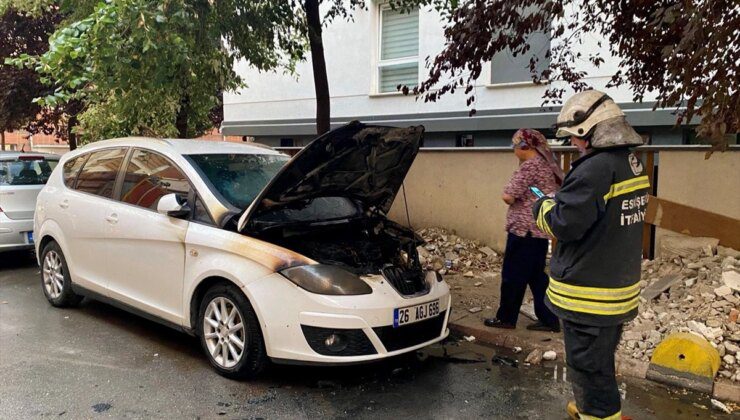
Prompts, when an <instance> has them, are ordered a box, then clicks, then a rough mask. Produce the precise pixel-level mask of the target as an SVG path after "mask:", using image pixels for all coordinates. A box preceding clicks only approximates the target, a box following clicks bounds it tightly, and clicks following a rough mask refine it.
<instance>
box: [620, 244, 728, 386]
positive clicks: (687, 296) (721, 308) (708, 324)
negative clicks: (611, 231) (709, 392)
mask: <svg viewBox="0 0 740 420" xmlns="http://www.w3.org/2000/svg"><path fill="white" fill-rule="evenodd" d="M666 239H668V240H667V241H666ZM735 255H740V253H738V251H735V250H733V249H730V248H725V247H721V246H717V244H716V240H713V239H711V238H689V239H686V238H685V237H681V238H680V239H677V240H676V239H672V237H666V238H663V241H662V243H661V256H662V257H661V258H657V259H655V260H644V261H643V262H642V280H641V281H640V286H641V288H642V291H641V294H640V297H641V299H640V305H639V308H638V316H637V318H635V319H634V320H632V321H631V322H629V323H627V324H625V328H624V333H623V335H622V341H621V343H620V344H619V347H618V350H617V351H618V353H620V354H621V355H623V356H626V357H630V358H633V359H637V360H642V361H649V360H650V357H651V356H652V353H653V351H654V349H655V347H656V346H658V344H660V342H661V341H662V340H663V339H664V338H665V337H666V336H668V335H669V334H672V333H676V332H690V333H693V334H696V335H699V336H701V337H703V338H705V339H706V340H707V341H709V342H710V343H711V344H712V346H714V347H715V348H716V349H717V351H718V352H719V354H720V358H721V360H722V362H721V367H720V376H722V377H725V378H727V379H730V380H732V381H735V382H740V362H739V361H738V359H739V357H738V356H737V349H738V343H737V342H738V339H740V324H738V315H740V310H739V308H740V290H737V289H735V288H733V286H735V285H736V284H735V279H737V282H738V284H737V285H736V286H738V289H740V261H738V259H737V258H736V257H735ZM725 356H729V357H725Z"/></svg>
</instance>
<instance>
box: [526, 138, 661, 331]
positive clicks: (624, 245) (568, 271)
mask: <svg viewBox="0 0 740 420" xmlns="http://www.w3.org/2000/svg"><path fill="white" fill-rule="evenodd" d="M649 187H650V182H649V180H648V177H647V176H646V175H645V171H644V168H643V166H642V162H640V160H639V159H638V158H637V157H636V156H635V155H634V154H633V153H631V152H630V150H629V149H627V148H618V149H609V150H603V151H595V152H593V153H591V154H589V155H586V156H584V157H582V158H580V159H578V160H577V161H575V162H574V163H573V167H572V169H571V171H570V173H569V174H568V176H566V178H565V180H564V182H563V186H562V189H561V190H560V191H559V192H558V193H557V194H556V195H555V198H554V199H553V198H548V197H543V198H541V199H539V200H538V201H537V203H536V204H535V206H534V208H533V213H534V217H535V220H536V222H537V227H539V228H540V229H541V230H542V231H543V232H547V233H548V234H549V235H551V236H552V237H554V238H556V239H557V240H558V242H557V245H556V246H555V249H554V251H553V256H552V259H551V260H550V276H551V277H550V286H549V287H548V289H547V299H546V303H547V305H548V306H549V307H550V308H551V309H552V310H553V312H554V313H555V314H556V315H558V316H559V317H561V318H563V319H567V320H570V321H572V322H578V323H582V324H587V325H595V326H607V325H616V324H619V323H623V322H626V321H628V320H630V319H632V318H634V316H635V315H636V313H637V306H638V304H639V294H640V287H639V281H640V263H641V259H642V226H643V219H644V218H645V211H646V209H647V194H648V190H649Z"/></svg>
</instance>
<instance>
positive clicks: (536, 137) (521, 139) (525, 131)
mask: <svg viewBox="0 0 740 420" xmlns="http://www.w3.org/2000/svg"><path fill="white" fill-rule="evenodd" d="M511 141H512V143H513V144H514V147H522V146H523V145H526V146H527V147H528V148H530V149H534V150H535V151H536V152H537V154H538V155H540V156H542V158H543V159H545V162H547V164H548V166H550V169H551V170H552V174H553V176H555V181H556V182H557V183H558V185H560V184H562V183H563V178H565V174H564V173H563V170H562V169H560V162H558V160H557V159H555V155H554V154H553V153H552V150H550V145H548V144H547V139H546V138H545V136H544V135H542V133H540V132H539V131H537V130H533V129H531V128H520V129H519V130H517V132H516V133H514V137H512V139H511Z"/></svg>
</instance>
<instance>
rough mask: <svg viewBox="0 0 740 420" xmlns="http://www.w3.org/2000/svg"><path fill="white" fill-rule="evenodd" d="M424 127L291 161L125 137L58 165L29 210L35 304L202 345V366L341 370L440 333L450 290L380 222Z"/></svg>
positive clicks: (236, 148)
mask: <svg viewBox="0 0 740 420" xmlns="http://www.w3.org/2000/svg"><path fill="white" fill-rule="evenodd" d="M422 135H423V128H422V127H411V128H404V129H400V128H388V127H377V126H367V125H364V124H360V123H351V124H349V125H347V126H344V127H342V128H339V129H337V130H334V131H332V132H330V133H327V134H326V135H324V136H321V137H319V138H318V139H316V140H315V141H313V142H312V143H311V144H310V145H308V146H307V147H305V148H304V149H303V150H301V151H300V152H299V153H298V154H297V155H296V156H295V157H294V158H293V159H292V160H289V157H288V156H285V155H283V154H281V153H278V152H276V151H274V150H272V149H269V148H264V147H257V146H249V145H246V144H235V143H216V142H205V141H195V140H156V139H147V138H127V139H118V140H107V141H101V142H96V143H94V144H91V145H88V146H85V147H82V148H81V149H79V150H76V151H75V152H71V153H68V154H67V155H65V156H64V158H63V159H62V161H61V163H62V164H61V165H59V168H57V170H55V171H54V172H53V174H52V175H51V178H50V179H49V182H48V183H47V185H46V187H45V188H44V189H43V190H42V192H41V194H40V195H39V198H38V206H37V209H36V220H35V223H36V224H35V236H36V239H37V250H38V255H39V263H40V265H41V267H42V270H41V271H42V283H43V291H44V294H45V295H46V298H47V299H48V300H49V302H50V303H51V304H52V305H54V306H70V305H74V304H77V303H78V302H79V301H80V300H81V299H82V297H83V296H88V297H91V298H94V299H99V300H102V301H106V302H109V303H111V304H113V305H116V306H119V307H123V308H124V309H127V310H130V311H132V312H135V313H138V314H140V315H142V316H145V317H147V318H150V319H153V320H156V321H159V322H162V323H164V324H166V325H170V326H173V327H175V328H179V329H182V330H184V331H187V332H189V333H191V334H195V335H197V336H198V337H200V342H201V344H202V346H203V349H204V350H205V353H206V354H207V357H208V359H209V360H210V362H211V364H212V365H213V366H214V368H215V369H216V370H217V371H218V372H219V373H221V374H222V375H224V376H227V377H232V378H243V377H252V376H254V375H256V374H257V373H259V372H260V371H261V370H262V369H263V367H264V366H265V365H266V363H267V362H268V360H272V361H275V362H278V363H279V362H283V363H318V364H322V363H327V364H344V363H357V362H365V361H370V360H375V359H381V358H385V357H389V356H393V355H397V354H401V353H405V352H409V351H412V350H415V349H418V348H420V347H423V346H426V345H429V344H431V343H434V342H437V341H440V340H442V339H444V338H445V337H446V336H447V335H448V329H447V320H448V317H449V311H450V292H449V287H448V286H447V284H446V283H445V282H444V281H443V280H442V278H441V276H439V275H438V274H437V273H435V272H424V271H423V270H422V267H421V265H420V263H419V258H418V254H417V252H416V248H417V246H419V245H420V244H422V243H423V241H422V239H421V238H420V237H418V236H417V235H416V234H415V233H414V232H413V230H411V229H409V228H407V227H404V226H401V225H399V224H397V223H394V222H392V221H390V220H388V219H387V218H386V217H385V215H386V214H387V212H388V211H389V209H390V206H391V203H392V202H393V199H394V197H395V195H396V193H397V192H398V189H399V188H400V186H401V183H402V181H403V179H404V177H405V175H406V173H407V172H408V169H409V167H410V166H411V163H412V162H413V160H414V158H415V156H416V153H417V151H418V148H419V144H420V141H421V138H422Z"/></svg>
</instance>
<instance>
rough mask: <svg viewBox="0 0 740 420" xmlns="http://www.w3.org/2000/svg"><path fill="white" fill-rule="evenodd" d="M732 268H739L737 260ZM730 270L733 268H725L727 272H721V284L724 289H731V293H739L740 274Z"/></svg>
mask: <svg viewBox="0 0 740 420" xmlns="http://www.w3.org/2000/svg"><path fill="white" fill-rule="evenodd" d="M734 267H740V264H738V261H737V260H735V265H734ZM732 268H733V267H727V268H726V269H727V271H723V272H722V283H724V285H725V286H726V287H729V288H730V289H732V291H733V292H740V273H738V272H737V271H734V270H732ZM723 269H724V267H723Z"/></svg>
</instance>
